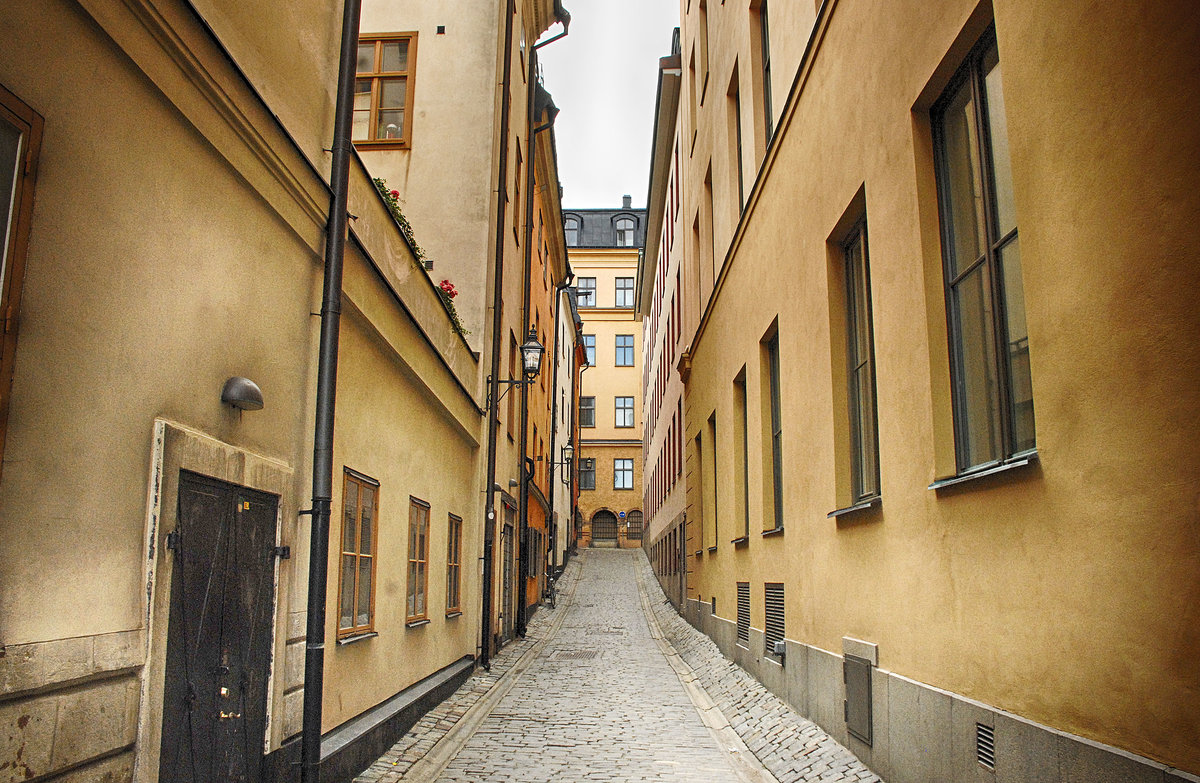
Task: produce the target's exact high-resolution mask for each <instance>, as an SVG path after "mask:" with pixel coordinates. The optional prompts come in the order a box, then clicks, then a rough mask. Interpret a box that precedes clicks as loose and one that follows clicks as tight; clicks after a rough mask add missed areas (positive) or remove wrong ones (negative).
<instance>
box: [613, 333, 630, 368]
mask: <svg viewBox="0 0 1200 783" xmlns="http://www.w3.org/2000/svg"><path fill="white" fill-rule="evenodd" d="M622 339H627V340H629V345H621V340H622ZM633 348H634V340H633V335H632V334H618V335H616V336H615V339H614V340H613V350H614V351H615V352H616V356H615V358H614V360H613V366H614V367H633V366H634V362H635V359H634V354H633ZM621 351H628V353H627V354H626V357H627V358H628V359H629V361H627V362H623V361H621Z"/></svg>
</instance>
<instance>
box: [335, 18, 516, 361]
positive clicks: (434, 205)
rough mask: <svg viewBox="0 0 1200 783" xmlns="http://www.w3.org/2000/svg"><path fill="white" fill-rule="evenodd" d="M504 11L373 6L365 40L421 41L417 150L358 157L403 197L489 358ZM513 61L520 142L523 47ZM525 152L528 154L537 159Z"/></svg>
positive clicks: (365, 152)
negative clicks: (411, 36)
mask: <svg viewBox="0 0 1200 783" xmlns="http://www.w3.org/2000/svg"><path fill="white" fill-rule="evenodd" d="M498 5H499V4H497V3H469V4H466V5H464V4H461V3H455V4H453V7H451V5H450V4H446V3H428V2H419V0H398V1H397V0H366V2H364V3H363V11H362V20H361V23H360V25H359V29H360V31H361V34H362V35H367V34H370V33H399V32H416V33H417V45H416V56H415V58H414V59H415V68H416V75H415V77H414V78H415V81H416V84H415V85H414V93H413V105H412V106H411V107H410V110H411V111H412V112H413V119H412V146H411V149H407V150H391V149H371V148H367V147H363V148H360V149H359V151H358V152H359V155H360V156H361V157H362V159H363V161H364V162H365V163H366V165H367V167H368V168H369V169H370V170H371V172H372V175H373V176H376V177H382V178H383V179H385V180H387V184H388V187H390V188H394V189H396V190H399V191H400V204H401V208H402V209H403V211H404V214H405V216H406V217H407V218H408V220H409V222H410V223H411V224H412V227H413V232H414V234H415V236H416V239H417V242H418V243H419V244H420V245H421V247H422V248H423V249H424V250H425V252H426V254H427V255H428V257H429V258H431V259H433V261H434V268H433V271H432V272H430V276H431V277H432V278H433V279H434V280H435V281H441V280H445V279H449V280H450V281H451V282H453V283H454V285H455V287H456V288H457V289H458V292H459V296H458V297H457V298H456V299H455V300H454V305H455V308H456V309H457V310H458V312H459V315H460V317H461V318H462V319H463V325H464V326H465V327H466V328H467V329H468V330H469V331H470V332H471V334H470V335H469V336H468V337H467V340H468V342H469V343H470V344H471V346H472V347H474V348H475V349H476V350H480V351H485V347H486V345H487V342H486V332H487V329H488V327H489V326H490V324H491V315H490V310H489V308H490V306H491V301H492V300H491V295H490V288H489V286H490V279H491V271H492V270H491V268H490V266H491V262H490V260H489V259H492V258H493V257H494V251H495V228H494V226H495V223H494V221H495V196H494V192H495V177H496V165H495V161H496V160H497V155H498V154H499V153H498V148H497V145H498V143H499V142H498V141H497V136H498V134H499V127H498V124H497V119H498V117H499V113H500V94H499V88H498V86H497V85H498V83H499V78H498V74H499V73H500V72H501V70H502V62H501V60H502V59H503V55H504V41H503V39H504V35H503V30H504V28H503V24H504V14H503V12H502V11H501V10H500V9H499V8H498ZM439 25H444V26H445V28H446V32H445V33H444V34H441V35H439V34H438V33H437V28H438V26H439ZM518 38H519V35H514V39H518ZM513 60H514V73H513V76H514V78H515V84H514V87H513V89H512V90H511V93H512V95H513V97H514V104H516V103H520V104H521V106H520V107H519V108H518V107H516V106H514V113H513V118H514V121H515V122H514V125H513V129H514V131H515V132H517V133H520V132H521V131H520V128H523V127H524V124H525V123H524V116H525V115H524V101H523V99H520V95H521V93H522V92H523V89H522V85H523V84H524V75H523V73H522V72H521V71H522V69H521V67H520V57H519V56H518V54H517V46H516V45H515V44H514V47H513ZM522 135H523V134H522ZM514 143H515V142H512V141H510V142H509V144H510V147H511V146H512V145H513V144H514ZM524 145H525V142H524V141H522V142H521V146H522V152H521V154H522V155H523V156H524V157H525V158H526V159H528V158H529V156H528V155H527V154H526V151H525V149H524ZM510 155H515V152H513V151H510ZM510 177H511V168H510ZM522 187H523V186H522ZM509 208H510V209H511V208H512V204H511V203H510V204H509ZM508 219H509V220H510V221H511V212H510V213H509V215H508ZM510 239H511V237H510ZM519 268H520V267H519V265H518V266H517V269H519ZM517 301H520V300H519V299H518V300H517Z"/></svg>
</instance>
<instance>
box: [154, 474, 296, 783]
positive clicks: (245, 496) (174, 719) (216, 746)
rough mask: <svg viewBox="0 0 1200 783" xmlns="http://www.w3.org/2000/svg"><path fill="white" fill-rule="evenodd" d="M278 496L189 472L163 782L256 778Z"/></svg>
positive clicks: (177, 565)
mask: <svg viewBox="0 0 1200 783" xmlns="http://www.w3.org/2000/svg"><path fill="white" fill-rule="evenodd" d="M277 504H278V498H276V497H274V496H273V495H267V494H264V493H262V492H255V491H253V490H249V489H245V488H243V487H238V486H234V485H233V484H226V483H225V482H223V481H217V480H216V479H211V478H207V477H205V476H200V475H197V474H195V473H188V472H186V471H182V472H181V473H180V475H179V509H178V524H177V526H176V528H175V530H174V531H173V532H172V533H170V534H169V535H168V537H167V545H168V547H170V548H171V549H172V550H173V553H174V574H173V576H172V579H171V619H170V621H169V623H168V625H167V675H166V684H165V688H164V695H163V724H162V753H161V756H160V759H159V781H160V782H161V783H212V781H218V780H219V781H228V782H230V783H259V781H261V779H262V775H261V766H262V757H263V736H264V732H265V730H266V720H267V715H266V712H267V679H268V676H269V662H270V651H271V622H272V616H273V611H272V608H273V606H274V566H275V562H274V547H275V520H276V509H277Z"/></svg>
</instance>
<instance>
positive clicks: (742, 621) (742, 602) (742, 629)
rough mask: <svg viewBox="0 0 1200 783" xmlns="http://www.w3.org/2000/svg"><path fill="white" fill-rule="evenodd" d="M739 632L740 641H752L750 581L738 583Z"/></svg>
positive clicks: (745, 642)
mask: <svg viewBox="0 0 1200 783" xmlns="http://www.w3.org/2000/svg"><path fill="white" fill-rule="evenodd" d="M737 634H738V637H737V638H738V641H739V642H741V643H743V644H749V643H750V583H749V582H738V583H737Z"/></svg>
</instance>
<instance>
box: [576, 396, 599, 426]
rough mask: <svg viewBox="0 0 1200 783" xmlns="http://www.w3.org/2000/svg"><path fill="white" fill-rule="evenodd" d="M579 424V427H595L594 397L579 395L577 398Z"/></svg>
mask: <svg viewBox="0 0 1200 783" xmlns="http://www.w3.org/2000/svg"><path fill="white" fill-rule="evenodd" d="M579 426H580V427H595V426H596V398H595V397H580V398H579Z"/></svg>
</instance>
